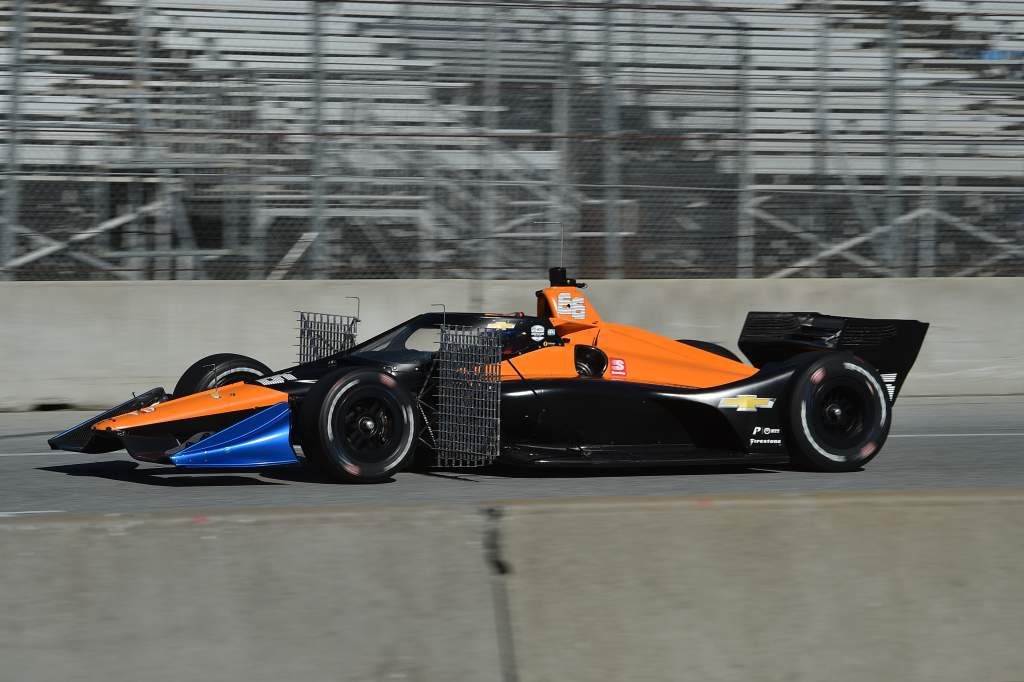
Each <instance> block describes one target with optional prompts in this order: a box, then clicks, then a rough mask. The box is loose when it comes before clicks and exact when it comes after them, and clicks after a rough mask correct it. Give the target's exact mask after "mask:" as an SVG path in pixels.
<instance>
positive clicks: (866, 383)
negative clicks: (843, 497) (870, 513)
mask: <svg viewBox="0 0 1024 682" xmlns="http://www.w3.org/2000/svg"><path fill="white" fill-rule="evenodd" d="M792 386H793V390H792V392H791V394H790V398H789V406H788V407H789V433H788V436H787V440H788V443H789V446H790V454H791V456H792V458H793V460H794V463H795V464H798V465H802V466H805V467H808V468H811V469H814V470H817V471H856V470H857V469H860V468H861V467H862V466H864V465H865V464H867V463H868V462H870V461H871V460H872V459H874V457H875V456H876V455H877V454H878V452H879V450H881V449H882V445H884V444H885V439H886V438H887V437H888V435H889V426H890V425H891V424H892V405H891V404H890V403H889V397H888V394H887V393H886V391H885V389H884V388H883V383H882V379H881V377H880V376H878V372H877V371H876V370H875V368H874V367H872V366H870V365H868V364H867V363H865V362H864V361H862V360H860V359H859V358H856V357H854V356H853V355H850V354H848V353H829V354H826V355H823V356H822V357H821V358H820V359H819V360H817V361H815V362H813V363H811V364H810V365H809V366H808V367H807V368H806V369H804V370H803V371H802V372H801V373H800V374H799V375H797V376H796V377H795V379H794V382H793V384H792Z"/></svg>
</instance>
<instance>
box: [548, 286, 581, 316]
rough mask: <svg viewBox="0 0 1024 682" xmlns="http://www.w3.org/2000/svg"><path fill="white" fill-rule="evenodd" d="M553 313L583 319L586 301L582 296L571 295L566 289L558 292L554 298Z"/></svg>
mask: <svg viewBox="0 0 1024 682" xmlns="http://www.w3.org/2000/svg"><path fill="white" fill-rule="evenodd" d="M555 314H556V315H558V316H559V317H571V318H572V319H574V320H584V319H586V317H587V302H586V299H584V298H583V297H582V296H573V295H572V294H571V293H569V292H568V291H563V292H562V293H560V294H558V298H557V299H555Z"/></svg>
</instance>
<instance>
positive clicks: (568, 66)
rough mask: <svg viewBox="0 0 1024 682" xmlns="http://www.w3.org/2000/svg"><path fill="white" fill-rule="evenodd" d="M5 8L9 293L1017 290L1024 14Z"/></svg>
mask: <svg viewBox="0 0 1024 682" xmlns="http://www.w3.org/2000/svg"><path fill="white" fill-rule="evenodd" d="M1021 5H1022V3H1010V2H995V1H992V2H988V1H979V2H966V1H965V2H955V1H950V0H943V1H941V2H940V1H939V0H920V1H910V0H902V1H897V0H877V1H873V0H859V1H858V2H846V1H845V0H774V1H772V2H769V1H767V0H761V1H741V0H722V1H721V2H709V1H704V0H660V1H656V2H655V1H640V0H636V1H633V0H619V1H617V2H585V1H576V0H534V1H522V2H490V1H476V0H474V1H470V2H450V1H449V2H443V1H439V0H424V1H420V2H403V1H393V2H368V1H359V0H357V1H347V2H340V1H339V2H330V1H320V2H287V3H282V2H276V1H270V0H246V1H243V0H220V1H219V2H216V3H209V2H199V1H198V0H86V1H74V2H72V1H71V0H64V1H62V0H52V1H50V2H46V3H35V2H29V1H28V0H7V1H6V2H3V3H0V21H4V22H6V24H7V27H8V30H7V31H4V32H2V34H0V36H2V39H3V43H2V45H0V50H2V52H3V54H4V59H5V60H6V63H7V65H8V66H7V73H6V77H5V78H0V100H2V101H0V116H2V119H0V131H2V136H3V138H2V144H0V168H3V170H4V172H5V178H4V182H3V188H2V197H0V201H2V211H0V273H2V276H3V277H4V278H7V279H15V280H39V279H221V278H251V279H305V278H404V277H417V278H433V277H458V278H519V277H529V278H535V277H538V276H542V273H543V272H545V271H546V268H547V267H549V266H551V265H556V264H558V263H560V262H563V263H564V264H565V265H566V266H567V267H569V268H571V270H572V271H573V272H574V273H578V274H579V275H580V276H584V277H797V276H823V277H846V276H850V277H858V276H881V277H887V276H988V275H997V276H998V275H1003V276H1006V275H1018V276H1019V275H1021V274H1024V196H1022V193H1021V191H1020V185H1021V182H1022V179H1024V165H1022V163H1021V159H1022V158H1024V142H1022V141H1021V125H1022V124H1021V120H1022V119H1021V114H1022V112H1024V102H1022V99H1021V93H1024V42H1022V41H1021V40H1020V39H1019V36H1020V35H1024V30H1022V29H1024V6H1021Z"/></svg>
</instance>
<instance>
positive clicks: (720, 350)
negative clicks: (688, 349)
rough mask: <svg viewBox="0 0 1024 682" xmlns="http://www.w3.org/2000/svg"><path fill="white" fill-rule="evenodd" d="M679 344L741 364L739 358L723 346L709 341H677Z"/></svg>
mask: <svg viewBox="0 0 1024 682" xmlns="http://www.w3.org/2000/svg"><path fill="white" fill-rule="evenodd" d="M677 340H678V341H679V343H684V344H686V345H687V346H693V347H694V348H699V349H700V350H703V351H707V352H708V353H714V354H715V355H718V356H720V357H723V358H729V359H730V360H734V361H736V362H743V361H742V360H740V359H739V357H738V356H737V355H736V354H735V353H733V352H732V351H731V350H729V349H728V348H726V347H725V346H719V345H718V344H717V343H711V342H710V341H697V340H696V339H677Z"/></svg>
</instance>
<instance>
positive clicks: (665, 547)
mask: <svg viewBox="0 0 1024 682" xmlns="http://www.w3.org/2000/svg"><path fill="white" fill-rule="evenodd" d="M503 511H504V514H503V515H502V516H501V517H500V518H499V519H498V520H488V519H486V518H485V517H484V516H483V515H482V514H480V513H479V512H477V511H476V510H472V509H466V508H463V509H423V508H416V507H408V508H404V509H366V510H353V511H329V510H320V511H306V512H295V513H287V514H281V513H272V512H259V513H230V514H224V515H213V514H211V515H210V516H209V517H207V516H195V515H187V516H152V515H138V516H132V517H125V516H119V515H108V516H103V517H93V518H77V519H75V518H72V519H66V518H62V517H51V518H33V519H24V518H23V519H19V520H0V556H3V557H4V562H3V589H2V590H0V679H2V680H109V681H111V682H119V681H121V680H125V681H128V680H132V681H135V680H147V681H152V682H161V681H163V680H167V681H177V680H182V679H189V680H191V679H202V680H209V681H210V682H217V681H220V680H225V681H226V680H247V681H249V682H261V681H264V680H266V681H268V682H269V681H273V682H279V681H280V680H359V681H362V680H444V682H459V681H462V680H465V681H467V682H481V681H484V682H486V681H487V680H495V681H497V680H516V679H517V680H521V681H522V682H532V681H537V682H540V681H542V680H543V681H549V680H672V681H677V680H699V681H700V682H708V681H712V682H713V681H716V680H723V681H725V680H755V679H756V680H790V681H792V682H817V681H819V680H830V681H831V682H846V681H854V680H908V681H915V680H922V681H924V680H927V681H929V682H945V681H949V682H963V681H964V680H979V681H985V680H992V681H1007V680H1016V679H1020V677H1021V671H1022V670H1024V649H1022V648H1021V646H1020V636H1021V633H1022V632H1024V591H1022V590H1021V589H1020V566H1021V565H1024V544H1022V543H1021V542H1020V537H1021V535H1020V529H1021V527H1024V495H1021V494H1008V493H1002V494H999V495H988V496H986V495H981V494H950V495H914V496H908V495H899V496H886V495H877V494H876V495H851V496H813V497H796V498H786V497H777V498H773V499H772V498H764V499H675V500H660V501H659V500H653V501H636V500H632V501H626V500H594V501H589V502H572V503H561V504H559V503H551V502H544V503H535V504H518V505H512V506H508V507H506V508H505V509H504V510H503ZM499 567H500V570H498V569H499Z"/></svg>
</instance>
